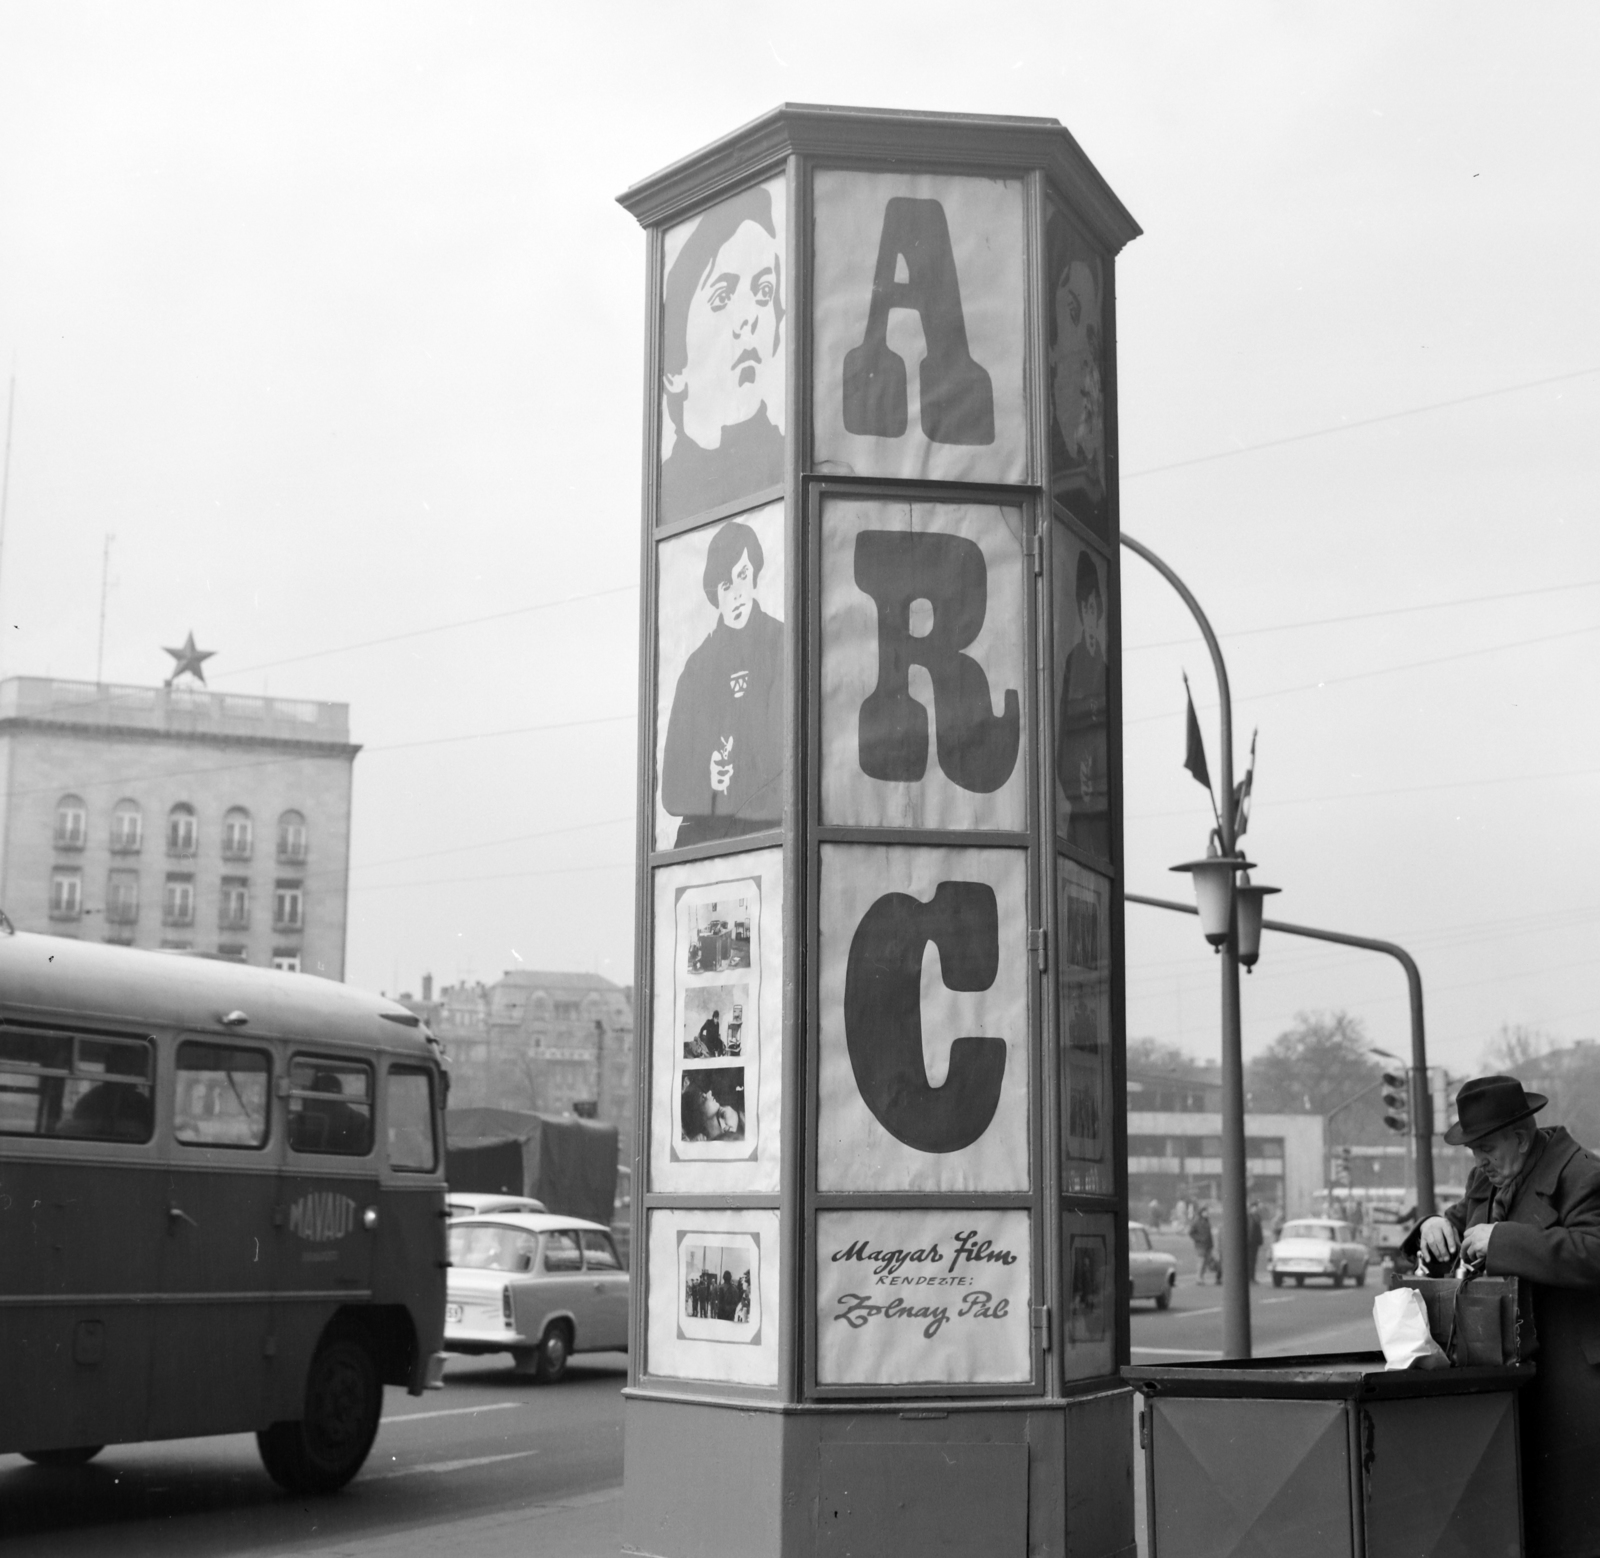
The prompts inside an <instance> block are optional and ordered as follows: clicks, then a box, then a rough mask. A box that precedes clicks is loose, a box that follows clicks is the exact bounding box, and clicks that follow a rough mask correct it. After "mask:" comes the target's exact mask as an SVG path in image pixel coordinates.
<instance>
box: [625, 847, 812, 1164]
mask: <svg viewBox="0 0 1600 1558" xmlns="http://www.w3.org/2000/svg"><path fill="white" fill-rule="evenodd" d="M654 911H655V914H654V926H655V954H654V959H653V963H652V967H653V977H654V989H653V992H652V1011H651V1025H650V1032H651V1036H650V1186H651V1189H653V1190H659V1191H677V1192H682V1193H688V1194H715V1193H725V1194H737V1193H740V1192H757V1193H762V1194H771V1193H773V1192H775V1191H776V1190H777V1189H778V1129H779V1120H780V1091H781V1080H782V1074H783V1073H782V1064H781V1056H782V1035H783V988H782V987H783V945H782V933H781V928H782V924H783V851H782V850H780V849H766V850H758V851H755V852H754V853H751V854H744V855H724V856H720V857H718V858H717V859H713V860H696V861H690V862H688V863H686V864H684V865H677V866H665V867H663V868H661V869H660V870H658V871H657V872H656V873H655V904H654Z"/></svg>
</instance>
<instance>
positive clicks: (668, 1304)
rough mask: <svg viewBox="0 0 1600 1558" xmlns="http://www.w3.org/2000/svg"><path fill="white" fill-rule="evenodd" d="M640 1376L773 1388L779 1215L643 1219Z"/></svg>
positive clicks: (673, 1213) (685, 1214)
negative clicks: (645, 1262)
mask: <svg viewBox="0 0 1600 1558" xmlns="http://www.w3.org/2000/svg"><path fill="white" fill-rule="evenodd" d="M649 1215H650V1224H649V1234H648V1242H649V1256H650V1264H649V1269H648V1288H647V1292H646V1297H645V1303H646V1315H647V1319H646V1326H645V1338H646V1340H645V1369H646V1372H647V1373H650V1374H657V1375H665V1376H668V1377H670V1378H673V1379H702V1380H718V1381H721V1382H722V1383H724V1384H730V1385H776V1384H777V1383H778V1292H779V1289H778V1214H777V1213H776V1212H775V1211H746V1212H705V1211H680V1210H677V1209H670V1210H669V1209H656V1210H653V1211H652V1212H651V1213H650V1214H649Z"/></svg>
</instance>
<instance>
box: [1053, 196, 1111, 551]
mask: <svg viewBox="0 0 1600 1558" xmlns="http://www.w3.org/2000/svg"><path fill="white" fill-rule="evenodd" d="M1045 251H1046V290H1045V305H1046V310H1047V313H1048V316H1049V329H1050V467H1051V477H1050V482H1051V489H1052V491H1053V492H1054V493H1055V494H1056V497H1057V498H1058V499H1059V501H1060V502H1062V503H1064V504H1065V505H1066V506H1067V507H1068V508H1070V509H1071V510H1072V512H1073V513H1074V514H1076V515H1077V517H1078V518H1079V519H1081V520H1082V521H1083V522H1084V523H1085V524H1086V525H1088V526H1089V527H1090V528H1091V529H1092V530H1093V531H1094V532H1095V533H1096V534H1097V535H1099V536H1109V533H1110V532H1109V524H1110V516H1109V510H1108V507H1107V503H1106V406H1105V389H1104V384H1105V343H1106V341H1107V339H1108V336H1107V332H1106V329H1105V303H1106V289H1105V278H1106V269H1107V268H1106V265H1105V262H1104V261H1103V260H1102V259H1101V257H1100V255H1099V254H1097V253H1096V252H1095V250H1094V249H1093V247H1092V246H1091V245H1090V244H1089V241H1088V240H1087V239H1086V238H1085V237H1084V236H1083V234H1082V233H1081V232H1079V231H1078V229H1077V227H1076V226H1075V225H1074V224H1073V223H1072V222H1071V221H1070V220H1069V219H1068V218H1067V217H1066V216H1065V215H1063V214H1062V213H1061V212H1060V211H1056V210H1052V211H1051V213H1050V216H1049V220H1048V221H1047V223H1046V226H1045Z"/></svg>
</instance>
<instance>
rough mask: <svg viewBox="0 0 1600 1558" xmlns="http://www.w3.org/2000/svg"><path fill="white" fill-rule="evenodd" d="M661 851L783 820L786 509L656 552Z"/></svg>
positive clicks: (677, 539) (771, 509) (742, 518)
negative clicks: (784, 521) (784, 527)
mask: <svg viewBox="0 0 1600 1558" xmlns="http://www.w3.org/2000/svg"><path fill="white" fill-rule="evenodd" d="M656 572H657V596H656V800H655V841H656V848H657V849H684V848H687V847H688V846H689V845H691V844H708V843H713V842H716V841H718V840H721V839H730V838H742V837H743V836H744V835H746V834H749V833H758V832H760V831H761V830H762V829H764V828H775V827H777V826H778V824H779V823H780V822H781V821H782V819H783V791H784V757H783V754H784V737H785V734H786V730H787V724H786V721H785V719H784V630H783V589H784V565H783V504H782V503H781V502H780V503H769V504H767V505H766V506H765V507H764V508H759V509H755V510H753V511H752V512H750V513H748V514H740V515H739V516H738V517H737V518H734V519H728V520H723V521H721V522H713V523H711V524H709V525H705V526H702V527H701V528H700V529H699V530H693V531H689V532H688V533H687V534H684V535H679V536H674V537H672V538H671V539H670V540H667V541H663V542H662V543H661V545H660V548H659V550H658V552H657V568H656Z"/></svg>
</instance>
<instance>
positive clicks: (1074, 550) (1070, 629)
mask: <svg viewBox="0 0 1600 1558" xmlns="http://www.w3.org/2000/svg"><path fill="white" fill-rule="evenodd" d="M1051 558H1052V560H1051V565H1050V573H1051V578H1050V589H1051V595H1052V597H1053V600H1054V621H1055V676H1054V689H1055V691H1054V701H1055V716H1056V731H1055V737H1056V750H1055V765H1054V766H1055V797H1056V832H1057V834H1058V835H1059V836H1060V837H1061V838H1063V839H1065V840H1066V841H1067V843H1069V844H1071V845H1073V846H1074V847H1075V848H1077V849H1081V850H1084V851H1085V852H1087V853H1088V854H1091V855H1093V856H1095V857H1096V858H1097V859H1100V860H1104V861H1105V862H1106V863H1107V864H1109V863H1110V861H1111V668H1110V662H1109V657H1108V656H1109V652H1108V650H1107V647H1106V646H1107V643H1108V639H1107V631H1108V627H1109V616H1110V613H1109V611H1108V609H1107V605H1106V602H1107V601H1108V600H1109V599H1110V593H1111V591H1110V584H1111V581H1110V577H1109V573H1110V564H1109V563H1108V562H1107V560H1106V559H1105V558H1104V557H1102V556H1101V555H1100V553H1099V552H1097V551H1095V549H1094V548H1093V547H1091V546H1088V545H1086V544H1085V543H1084V542H1083V541H1080V540H1079V539H1078V538H1077V537H1076V536H1075V535H1073V533H1072V532H1071V531H1070V530H1069V529H1068V528H1067V527H1066V526H1065V525H1061V524H1058V525H1056V527H1055V534H1054V547H1053V550H1052V553H1051Z"/></svg>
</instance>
